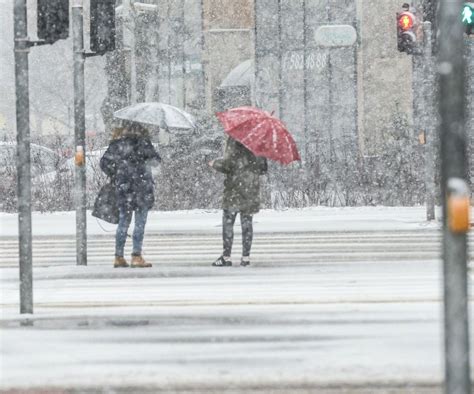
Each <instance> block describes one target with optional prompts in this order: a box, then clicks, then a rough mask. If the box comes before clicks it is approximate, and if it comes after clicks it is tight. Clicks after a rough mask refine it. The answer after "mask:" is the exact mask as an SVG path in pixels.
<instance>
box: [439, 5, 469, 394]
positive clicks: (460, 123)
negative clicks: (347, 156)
mask: <svg viewBox="0 0 474 394" xmlns="http://www.w3.org/2000/svg"><path fill="white" fill-rule="evenodd" d="M461 6H462V1H459V0H458V1H442V2H441V4H440V13H439V18H438V20H439V27H440V34H439V44H440V46H439V55H438V65H437V66H438V73H439V111H440V115H441V122H440V130H439V132H440V139H441V191H442V196H443V272H444V336H445V341H444V343H445V379H446V381H445V392H446V393H449V394H454V393H456V394H468V393H470V392H471V382H470V367H469V330H468V308H467V228H468V224H469V223H468V218H467V216H468V215H467V212H465V213H464V214H462V215H459V212H456V210H457V208H460V207H462V206H463V204H455V199H456V198H459V197H462V196H463V195H465V196H464V198H465V203H464V204H467V206H466V208H465V209H466V210H467V209H468V207H469V189H468V187H467V182H466V173H467V168H466V167H467V166H466V162H467V160H466V109H465V108H466V105H465V104H466V101H465V100H466V97H465V63H464V56H463V54H464V40H463V25H462V24H461V23H460V20H459V13H460V10H461ZM459 201H460V200H459ZM459 201H458V202H459ZM456 207H457V208H456ZM462 216H465V217H462ZM458 222H464V223H465V222H467V225H464V226H458Z"/></svg>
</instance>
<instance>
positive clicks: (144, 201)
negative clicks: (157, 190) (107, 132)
mask: <svg viewBox="0 0 474 394" xmlns="http://www.w3.org/2000/svg"><path fill="white" fill-rule="evenodd" d="M160 161H161V158H160V155H159V154H158V152H157V151H156V150H155V148H154V147H153V145H152V143H151V141H150V140H149V139H148V138H143V137H136V136H130V137H129V136H126V137H122V138H120V139H117V140H114V141H112V142H111V143H110V145H109V147H108V148H107V151H106V152H105V153H104V155H103V156H102V158H101V159H100V168H101V169H102V171H104V172H105V174H107V175H108V176H109V177H110V178H111V179H112V182H113V183H114V185H115V189H116V193H117V205H118V207H119V208H120V209H126V210H136V209H138V208H147V209H151V208H152V207H153V203H154V201H155V198H154V181H153V177H152V174H151V168H150V166H152V165H157V164H158V163H159V162H160Z"/></svg>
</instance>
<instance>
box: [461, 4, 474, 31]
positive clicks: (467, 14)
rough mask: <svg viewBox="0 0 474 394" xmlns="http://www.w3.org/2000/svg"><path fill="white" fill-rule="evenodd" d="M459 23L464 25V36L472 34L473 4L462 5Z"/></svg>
mask: <svg viewBox="0 0 474 394" xmlns="http://www.w3.org/2000/svg"><path fill="white" fill-rule="evenodd" d="M461 21H462V23H464V25H466V34H467V35H470V34H474V3H472V2H468V3H464V5H463V7H462V12H461Z"/></svg>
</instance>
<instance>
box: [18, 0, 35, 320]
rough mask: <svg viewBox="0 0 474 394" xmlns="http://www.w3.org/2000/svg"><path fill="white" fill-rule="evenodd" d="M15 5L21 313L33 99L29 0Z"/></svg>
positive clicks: (27, 272)
mask: <svg viewBox="0 0 474 394" xmlns="http://www.w3.org/2000/svg"><path fill="white" fill-rule="evenodd" d="M14 7H15V8H14V22H15V23H14V24H15V28H14V29H15V37H14V39H15V88H16V128H17V177H18V179H17V191H18V235H19V237H18V243H19V260H20V313H33V267H32V234H31V162H30V104H29V103H30V99H29V91H28V53H29V51H30V50H29V42H28V30H27V17H26V0H15V3H14Z"/></svg>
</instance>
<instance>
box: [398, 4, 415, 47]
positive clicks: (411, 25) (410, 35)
mask: <svg viewBox="0 0 474 394" xmlns="http://www.w3.org/2000/svg"><path fill="white" fill-rule="evenodd" d="M417 23H418V22H417V20H416V16H415V15H414V14H413V13H411V12H409V11H403V12H400V13H398V14H397V40H398V50H399V51H400V52H406V53H407V54H409V55H411V54H413V52H414V50H415V47H416V41H417V39H416V33H415V30H414V29H415V26H416V25H417Z"/></svg>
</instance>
